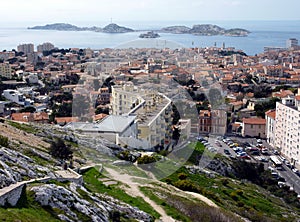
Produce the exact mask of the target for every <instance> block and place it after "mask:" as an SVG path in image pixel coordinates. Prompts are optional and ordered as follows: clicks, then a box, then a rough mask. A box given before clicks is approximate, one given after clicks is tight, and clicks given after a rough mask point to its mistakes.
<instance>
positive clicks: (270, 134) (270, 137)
mask: <svg viewBox="0 0 300 222" xmlns="http://www.w3.org/2000/svg"><path fill="white" fill-rule="evenodd" d="M275 127H276V111H275V110H269V111H267V112H266V136H267V142H268V143H269V144H270V145H271V146H274V144H275Z"/></svg>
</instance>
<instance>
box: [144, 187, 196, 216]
mask: <svg viewBox="0 0 300 222" xmlns="http://www.w3.org/2000/svg"><path fill="white" fill-rule="evenodd" d="M140 190H141V191H142V192H143V193H144V194H145V195H146V196H148V197H149V198H150V199H151V200H153V201H154V202H155V203H156V204H158V205H160V206H161V207H162V208H163V209H164V211H165V212H166V214H167V215H169V216H171V217H172V218H174V219H176V220H179V221H182V222H190V221H191V220H190V219H189V218H188V217H187V216H185V215H184V214H182V213H180V212H179V211H178V210H177V209H176V208H175V207H172V206H171V205H168V204H167V203H166V202H165V200H163V199H162V198H159V197H158V196H157V195H155V194H154V193H155V192H154V190H152V189H151V188H149V187H140Z"/></svg>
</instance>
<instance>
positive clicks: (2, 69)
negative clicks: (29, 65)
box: [0, 62, 12, 79]
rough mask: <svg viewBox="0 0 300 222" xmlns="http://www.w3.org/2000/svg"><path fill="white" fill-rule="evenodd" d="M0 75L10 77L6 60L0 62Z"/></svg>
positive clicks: (9, 67)
mask: <svg viewBox="0 0 300 222" xmlns="http://www.w3.org/2000/svg"><path fill="white" fill-rule="evenodd" d="M0 76H2V77H5V78H8V79H11V78H12V69H11V66H10V64H9V63H8V62H5V63H0Z"/></svg>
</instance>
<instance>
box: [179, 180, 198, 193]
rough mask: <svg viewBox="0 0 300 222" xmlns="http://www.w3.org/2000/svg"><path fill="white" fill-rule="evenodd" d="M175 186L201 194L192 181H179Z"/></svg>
mask: <svg viewBox="0 0 300 222" xmlns="http://www.w3.org/2000/svg"><path fill="white" fill-rule="evenodd" d="M174 186H175V187H177V188H179V189H180V190H184V191H192V192H197V193H201V192H200V189H198V187H197V186H196V185H195V184H194V183H193V182H192V181H190V180H179V181H176V182H175V183H174Z"/></svg>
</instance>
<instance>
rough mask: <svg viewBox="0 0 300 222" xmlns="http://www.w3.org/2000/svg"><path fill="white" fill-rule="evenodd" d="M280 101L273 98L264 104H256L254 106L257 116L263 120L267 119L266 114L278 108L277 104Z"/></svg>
mask: <svg viewBox="0 0 300 222" xmlns="http://www.w3.org/2000/svg"><path fill="white" fill-rule="evenodd" d="M278 101H280V99H278V98H271V99H270V101H268V102H264V103H262V104H256V105H255V106H254V110H255V112H256V115H257V116H260V117H262V118H265V112H266V111H268V110H270V109H275V108H276V102H278Z"/></svg>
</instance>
